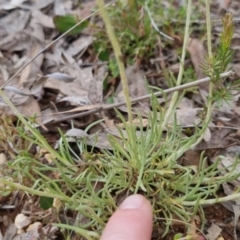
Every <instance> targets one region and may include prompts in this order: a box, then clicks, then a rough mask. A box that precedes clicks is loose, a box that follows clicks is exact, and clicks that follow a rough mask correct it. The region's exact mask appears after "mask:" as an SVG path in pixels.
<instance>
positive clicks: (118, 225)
mask: <svg viewBox="0 0 240 240" xmlns="http://www.w3.org/2000/svg"><path fill="white" fill-rule="evenodd" d="M152 219H153V214H152V207H151V204H150V202H149V201H148V200H147V199H146V198H145V197H143V196H142V195H139V194H136V195H132V196H130V197H128V198H126V199H125V200H124V201H123V203H122V204H121V205H120V206H119V208H118V209H117V210H116V212H115V213H114V214H113V215H112V217H111V218H110V219H109V221H108V223H107V225H106V227H105V230H104V231H103V234H102V237H101V240H123V239H124V240H135V239H138V240H149V239H150V238H151V233H152V225H153V220H152Z"/></svg>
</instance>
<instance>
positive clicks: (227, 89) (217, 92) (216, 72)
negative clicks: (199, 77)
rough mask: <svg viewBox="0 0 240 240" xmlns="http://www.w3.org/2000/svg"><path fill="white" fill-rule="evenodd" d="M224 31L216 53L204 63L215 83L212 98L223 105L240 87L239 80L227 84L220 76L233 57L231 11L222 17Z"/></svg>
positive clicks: (204, 67) (207, 72)
mask: <svg viewBox="0 0 240 240" xmlns="http://www.w3.org/2000/svg"><path fill="white" fill-rule="evenodd" d="M222 22H223V32H222V35H221V37H220V44H219V45H218V46H217V48H216V50H215V54H213V57H212V58H211V59H210V58H209V59H207V62H206V63H203V64H202V67H203V70H204V73H205V74H206V75H207V76H209V77H210V78H211V81H212V83H213V84H214V89H213V94H212V100H213V101H214V102H216V103H217V104H218V105H221V103H222V102H223V101H229V100H231V99H232V93H231V91H232V90H237V89H239V86H240V85H239V81H236V82H230V83H228V84H226V83H225V82H226V79H224V78H222V79H221V78H220V77H219V76H220V74H221V73H222V72H224V71H226V70H228V69H227V67H228V65H229V63H230V62H231V61H232V58H233V54H234V52H233V50H232V49H231V48H230V47H231V39H232V36H233V19H232V15H231V14H230V13H227V14H226V15H225V16H224V18H223V19H222Z"/></svg>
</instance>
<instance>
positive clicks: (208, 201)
mask: <svg viewBox="0 0 240 240" xmlns="http://www.w3.org/2000/svg"><path fill="white" fill-rule="evenodd" d="M239 198H240V193H234V194H231V195H229V196H226V197H221V198H217V199H216V198H215V199H203V200H199V201H191V202H190V201H189V202H188V201H183V202H182V205H184V206H196V204H199V205H202V206H203V205H209V204H215V203H221V202H227V201H231V200H236V199H239Z"/></svg>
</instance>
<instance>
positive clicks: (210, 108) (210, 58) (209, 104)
mask: <svg viewBox="0 0 240 240" xmlns="http://www.w3.org/2000/svg"><path fill="white" fill-rule="evenodd" d="M205 4H206V24H207V42H208V61H209V63H210V65H211V63H212V61H213V53H212V44H211V41H212V35H211V34H212V33H211V19H210V2H209V0H205ZM213 87H214V84H213V83H212V82H211V81H210V84H209V93H208V101H207V113H206V116H205V120H204V121H203V124H202V125H203V128H202V129H201V131H200V137H199V138H198V140H197V141H196V142H195V143H194V144H193V145H192V146H191V148H194V147H195V146H197V144H198V143H200V142H201V141H202V139H203V137H204V133H205V131H206V129H207V128H208V124H209V122H210V121H211V116H212V111H213V100H212V96H213Z"/></svg>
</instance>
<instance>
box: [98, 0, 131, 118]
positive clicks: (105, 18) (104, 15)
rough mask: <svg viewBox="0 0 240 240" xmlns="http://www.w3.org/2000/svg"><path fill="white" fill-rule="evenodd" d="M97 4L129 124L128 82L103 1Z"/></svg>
mask: <svg viewBox="0 0 240 240" xmlns="http://www.w3.org/2000/svg"><path fill="white" fill-rule="evenodd" d="M97 2H98V5H99V8H100V14H101V17H102V19H103V21H104V23H105V26H106V30H107V34H108V37H109V39H110V41H111V44H112V47H113V51H114V54H115V57H116V60H117V64H118V68H119V72H120V77H121V82H122V87H123V92H124V97H125V101H126V105H127V110H128V121H129V122H130V123H131V122H132V108H131V100H130V96H129V89H128V80H127V76H126V71H125V67H124V64H123V60H122V52H121V49H120V45H119V42H118V40H117V37H116V35H115V32H114V29H113V27H112V24H111V22H110V19H109V17H108V13H107V11H106V9H105V8H104V2H103V0H97Z"/></svg>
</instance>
